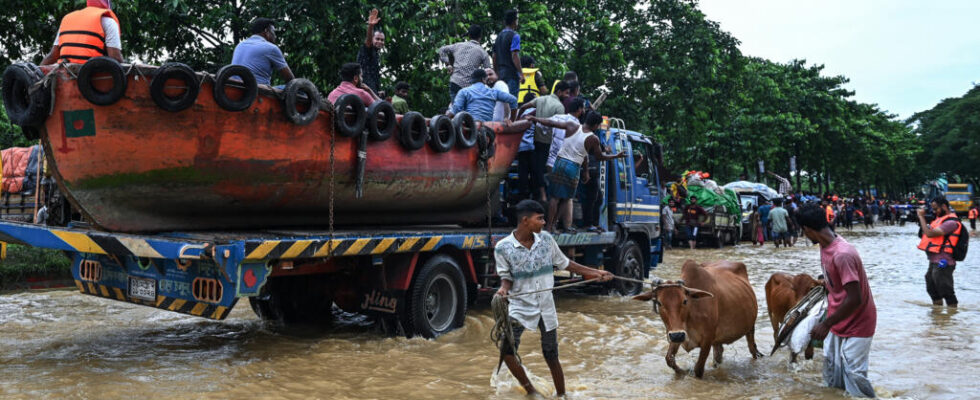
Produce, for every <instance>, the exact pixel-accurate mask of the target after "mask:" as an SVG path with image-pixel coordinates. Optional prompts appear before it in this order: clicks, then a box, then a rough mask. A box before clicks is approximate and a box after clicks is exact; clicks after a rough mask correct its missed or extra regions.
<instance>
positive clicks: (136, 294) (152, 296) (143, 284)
mask: <svg viewBox="0 0 980 400" xmlns="http://www.w3.org/2000/svg"><path fill="white" fill-rule="evenodd" d="M129 297H132V298H134V299H141V300H149V301H155V300H156V299H157V281H156V280H155V279H144V278H135V277H132V276H131V277H129Z"/></svg>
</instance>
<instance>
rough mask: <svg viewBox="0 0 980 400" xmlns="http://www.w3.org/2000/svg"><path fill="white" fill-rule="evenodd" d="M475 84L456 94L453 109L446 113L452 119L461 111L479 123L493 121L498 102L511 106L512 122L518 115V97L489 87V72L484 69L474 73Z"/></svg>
mask: <svg viewBox="0 0 980 400" xmlns="http://www.w3.org/2000/svg"><path fill="white" fill-rule="evenodd" d="M472 78H473V84H471V85H470V86H468V87H466V88H464V89H463V90H460V91H459V93H456V99H455V100H453V107H452V108H451V109H450V110H449V111H447V112H446V114H447V115H449V116H450V117H452V116H453V115H455V114H456V113H458V112H460V111H466V112H468V113H470V115H472V116H473V118H474V119H476V120H477V121H493V108H494V107H495V106H496V105H497V102H498V101H503V102H506V103H508V104H510V109H511V116H510V118H509V119H510V120H514V119H515V118H516V115H517V97H514V96H512V95H511V94H510V93H506V92H502V91H499V90H497V89H492V88H489V87H487V85H486V81H487V72H486V71H484V70H482V69H477V70H475V71H473V75H472Z"/></svg>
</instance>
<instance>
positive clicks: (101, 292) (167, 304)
mask: <svg viewBox="0 0 980 400" xmlns="http://www.w3.org/2000/svg"><path fill="white" fill-rule="evenodd" d="M75 286H78V290H79V291H81V292H82V293H84V294H89V295H93V296H98V297H104V298H107V299H112V300H119V301H125V302H129V303H134V304H139V305H144V306H150V307H156V308H159V309H161V310H168V311H174V312H179V313H181V314H189V315H194V316H197V317H204V318H209V319H214V320H219V321H220V320H223V319H225V317H227V316H228V313H229V312H231V309H230V308H228V307H224V306H220V305H217V304H211V303H201V302H196V301H190V300H184V299H178V298H175V297H166V296H157V299H156V301H155V302H154V301H149V300H142V299H135V298H132V297H129V296H127V295H126V293H125V292H124V291H123V290H122V289H120V288H117V287H112V286H106V285H100V284H98V283H95V282H84V281H80V280H75Z"/></svg>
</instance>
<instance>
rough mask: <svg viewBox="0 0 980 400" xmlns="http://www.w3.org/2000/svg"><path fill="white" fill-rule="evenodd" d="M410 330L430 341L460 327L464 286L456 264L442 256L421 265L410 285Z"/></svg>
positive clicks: (462, 317)
mask: <svg viewBox="0 0 980 400" xmlns="http://www.w3.org/2000/svg"><path fill="white" fill-rule="evenodd" d="M410 292H411V297H410V299H411V301H410V303H409V305H408V306H409V310H408V312H409V316H408V319H409V324H411V327H410V329H411V330H412V331H413V332H415V333H417V334H419V335H422V336H423V337H425V338H428V339H431V338H435V337H437V336H440V335H442V334H444V333H447V332H449V331H452V330H453V329H456V328H458V327H460V326H463V319H464V318H465V317H466V304H467V302H466V297H467V294H466V285H465V284H464V281H463V273H462V272H461V270H460V267H459V264H458V263H456V260H454V259H453V258H452V257H450V256H447V255H445V254H440V255H436V256H435V257H432V258H430V259H429V260H428V261H426V262H425V265H423V266H422V269H421V270H420V271H419V273H418V275H417V276H416V277H415V281H414V282H413V283H412V288H411V289H410Z"/></svg>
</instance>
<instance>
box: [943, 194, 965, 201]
mask: <svg viewBox="0 0 980 400" xmlns="http://www.w3.org/2000/svg"><path fill="white" fill-rule="evenodd" d="M946 200H949V201H970V195H968V194H966V193H947V194H946Z"/></svg>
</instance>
